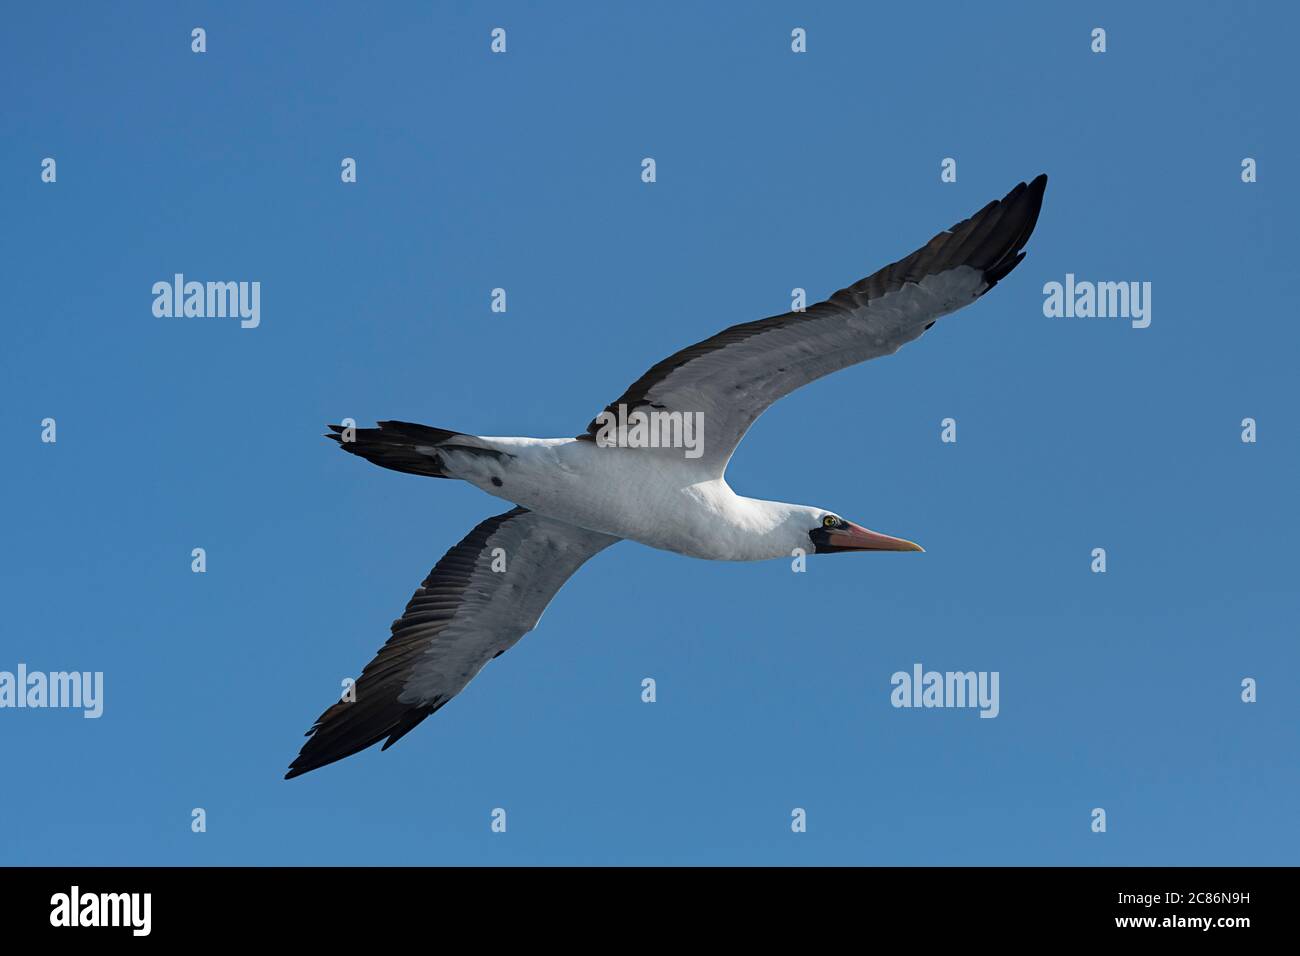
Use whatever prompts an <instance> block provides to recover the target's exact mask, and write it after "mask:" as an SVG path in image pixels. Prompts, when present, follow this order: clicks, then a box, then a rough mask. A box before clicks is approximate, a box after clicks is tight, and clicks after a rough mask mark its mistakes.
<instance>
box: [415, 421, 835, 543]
mask: <svg viewBox="0 0 1300 956" xmlns="http://www.w3.org/2000/svg"><path fill="white" fill-rule="evenodd" d="M480 442H481V443H482V445H484V446H486V447H488V448H491V449H493V450H496V451H500V452H502V454H501V455H500V456H493V455H483V454H480V453H476V452H468V451H465V452H457V451H456V450H455V447H454V446H446V445H444V446H442V447H441V448H440V450H439V451H440V454H441V456H442V460H443V461H444V463H445V465H446V467H447V470H448V471H449V472H450V473H451V474H452V475H453V476H454V477H456V478H461V479H463V480H465V481H468V482H470V483H471V484H473V485H475V486H477V487H478V488H481V489H482V490H483V491H486V492H487V493H488V494H490V495H494V496H496V497H497V498H504V499H505V500H506V501H511V502H514V503H515V504H518V505H522V506H523V507H525V508H528V509H529V510H530V511H535V512H537V513H538V514H542V515H545V516H546V517H548V518H554V519H556V520H557V521H564V522H566V523H568V524H573V525H577V526H578V527H580V528H585V529H587V530H588V531H599V532H602V533H604V534H609V535H614V536H616V537H619V538H627V539H628V540H630V541H638V542H640V543H641V544H646V545H649V546H650V547H652V548H660V549H662V550H665V551H673V552H676V553H677V554H684V555H687V556H689V557H693V558H705V559H709V560H714V561H760V560H764V559H767V558H779V557H788V556H790V554H791V552H792V551H793V550H794V549H795V548H798V547H802V548H803V549H804V550H805V551H807V550H808V548H809V541H808V534H807V532H808V529H809V528H811V527H815V526H816V525H817V523H818V522H819V521H820V516H821V515H822V514H825V512H824V511H823V510H822V509H818V508H811V507H806V506H803V505H792V504H784V503H782V502H777V501H761V500H758V499H754V498H745V497H743V496H741V495H738V494H736V493H735V492H734V491H732V490H731V486H730V485H728V484H727V482H726V479H725V478H721V477H714V476H712V475H711V474H709V468H708V466H707V465H705V464H703V463H702V462H701V461H700V460H693V459H689V458H686V457H685V455H683V454H682V452H681V450H680V449H669V448H660V449H648V448H602V447H600V446H598V445H597V444H596V443H595V442H591V441H582V440H579V439H575V438H488V437H483V438H479V439H477V441H476V445H477V444H478V443H480ZM493 479H495V480H496V482H500V484H497V483H495V482H494V480H493Z"/></svg>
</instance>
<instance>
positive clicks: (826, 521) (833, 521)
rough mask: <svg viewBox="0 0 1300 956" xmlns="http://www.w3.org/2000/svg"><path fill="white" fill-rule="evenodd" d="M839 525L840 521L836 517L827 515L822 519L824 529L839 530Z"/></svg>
mask: <svg viewBox="0 0 1300 956" xmlns="http://www.w3.org/2000/svg"><path fill="white" fill-rule="evenodd" d="M839 524H840V519H839V518H837V517H835V516H834V515H827V516H826V517H825V518H822V527H823V528H838V527H839Z"/></svg>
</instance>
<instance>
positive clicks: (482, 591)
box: [285, 508, 619, 779]
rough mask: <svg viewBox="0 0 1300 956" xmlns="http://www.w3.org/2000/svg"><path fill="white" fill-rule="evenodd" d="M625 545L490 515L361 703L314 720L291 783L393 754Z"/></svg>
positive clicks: (373, 674) (541, 521)
mask: <svg viewBox="0 0 1300 956" xmlns="http://www.w3.org/2000/svg"><path fill="white" fill-rule="evenodd" d="M618 540H619V539H618V538H616V537H613V536H611V535H607V534H599V533H597V532H594V531H586V530H584V529H582V528H578V527H575V526H573V525H569V524H564V523H563V522H560V521H555V520H552V519H551V518H544V517H542V516H541V515H539V514H536V513H534V512H532V511H529V510H527V509H526V508H515V509H514V510H513V511H507V512H506V513H505V514H501V515H497V516H496V517H495V518H488V519H487V520H486V521H484V522H483V523H482V524H480V525H479V526H478V527H476V528H475V529H474V530H473V531H471V532H470V533H469V534H468V535H467V536H466V537H465V539H464V540H463V541H461V542H460V544H458V545H456V546H455V547H454V548H452V549H451V550H450V551H448V552H447V553H446V554H445V555H443V557H442V559H441V560H440V561H439V562H438V563H437V565H435V566H434V569H433V570H432V571H430V572H429V576H428V577H427V578H425V579H424V583H423V584H421V585H420V588H419V590H417V591H416V592H415V595H414V596H413V597H412V598H411V600H410V603H408V604H407V605H406V610H405V611H404V612H403V614H402V616H401V617H400V618H398V619H397V620H396V621H394V622H393V633H392V636H391V637H390V638H389V639H388V643H386V644H385V645H384V646H383V647H382V648H380V650H379V653H378V655H376V657H375V659H374V660H372V661H371V662H370V663H369V664H367V665H366V667H365V670H363V671H362V672H361V677H360V678H359V679H358V680H357V682H356V685H355V687H354V688H353V690H354V692H355V694H354V695H353V696H355V700H348V699H346V698H345V699H344V700H341V701H340V702H339V703H337V704H334V705H333V706H332V707H330V708H329V709H328V710H326V711H325V713H323V714H321V715H320V717H319V718H317V720H316V723H315V724H314V725H313V726H312V728H311V730H309V731H308V732H307V735H308V737H309V738H310V739H309V740H308V741H307V743H306V744H304V745H303V748H302V752H301V753H300V754H298V758H297V759H296V760H294V762H293V763H292V764H291V765H290V767H289V772H288V773H287V774H285V778H286V779H288V778H290V777H297V776H299V775H300V774H304V773H306V772H307V771H309V770H315V769H316V768H317V767H322V766H324V765H325V764H328V763H333V762H334V761H335V760H341V759H342V758H344V757H347V756H350V755H351V754H354V753H356V752H357V751H359V750H364V749H365V748H366V747H369V746H370V745H372V744H376V743H378V742H379V741H381V740H384V741H385V743H384V748H383V749H385V750H387V749H388V748H389V747H391V746H392V745H393V744H394V743H396V742H397V740H399V739H400V738H401V737H402V736H404V735H405V734H406V733H407V732H409V731H410V730H411V729H412V728H413V727H415V725H416V724H418V723H419V722H420V721H422V720H424V718H425V717H428V716H429V715H430V714H432V713H433V712H434V711H435V710H437V709H438V708H439V707H441V706H442V705H443V704H445V703H446V702H447V701H449V700H450V699H451V698H453V697H455V696H456V695H457V694H458V693H460V691H461V690H462V689H463V688H464V687H465V685H466V684H468V683H469V682H470V680H471V679H472V678H473V677H474V675H475V674H477V673H478V672H479V671H480V670H481V669H482V668H483V665H484V664H486V663H487V662H488V661H490V660H491V659H492V658H494V657H496V656H497V655H498V654H501V653H502V652H504V651H505V650H507V649H508V648H510V647H513V646H514V645H515V643H517V642H518V640H519V639H520V638H521V637H523V636H524V635H525V634H527V633H528V632H529V631H531V630H532V629H533V627H534V626H536V624H537V621H538V619H539V618H540V617H541V616H542V611H544V610H545V609H546V605H547V604H549V603H550V602H551V598H552V597H554V596H555V593H556V592H557V591H559V590H560V588H561V587H562V586H563V585H564V582H565V581H567V580H568V579H569V577H570V576H571V575H572V574H573V572H574V571H576V570H578V568H579V567H580V566H581V565H582V563H583V562H584V561H586V560H587V559H588V558H590V557H591V556H592V555H594V554H596V553H597V552H599V551H601V550H603V549H604V548H607V547H609V546H610V545H611V544H613V543H614V542H616V541H618ZM497 549H500V550H499V551H498V550H497ZM494 567H495V569H494ZM385 738H387V739H386V740H385Z"/></svg>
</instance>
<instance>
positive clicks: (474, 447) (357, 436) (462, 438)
mask: <svg viewBox="0 0 1300 956" xmlns="http://www.w3.org/2000/svg"><path fill="white" fill-rule="evenodd" d="M378 425H379V427H378V428H356V427H354V426H344V425H330V426H329V429H330V434H328V435H326V436H325V437H326V438H332V439H334V441H336V442H338V443H339V447H340V448H342V449H343V450H344V451H346V452H349V453H351V454H353V455H360V456H361V457H362V458H364V459H366V461H372V462H374V463H375V464H376V465H381V466H383V467H384V468H391V469H392V470H393V471H404V472H406V473H407V474H408V475H424V476H426V477H428V478H455V477H456V476H455V475H453V474H451V473H450V472H449V471H448V470H447V468H446V463H445V460H444V455H443V454H442V452H443V451H444V450H446V449H451V448H454V449H455V450H456V451H465V452H472V453H478V454H484V455H500V454H501V452H499V451H496V450H494V449H492V448H489V447H487V446H486V445H485V444H484V443H483V442H482V441H481V440H480V439H478V438H476V437H475V436H473V435H466V434H464V433H463V432H453V431H448V430H447V429H445V428H433V427H432V426H429V425H416V424H413V423H411V422H379V423H378Z"/></svg>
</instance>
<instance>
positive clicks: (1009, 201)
mask: <svg viewBox="0 0 1300 956" xmlns="http://www.w3.org/2000/svg"><path fill="white" fill-rule="evenodd" d="M1046 187H1047V176H1045V175H1042V176H1038V177H1037V178H1036V179H1034V180H1033V181H1032V182H1031V183H1029V184H1028V185H1026V184H1025V183H1020V184H1019V185H1018V186H1016V187H1015V188H1014V189H1012V190H1011V192H1009V193H1007V194H1006V196H1004V197H1003V198H1002V199H1000V200H994V201H993V202H991V203H989V204H988V205H987V206H985V207H984V208H983V209H981V210H980V211H979V212H977V213H975V215H973V216H971V217H970V218H969V219H966V220H964V221H962V222H959V223H957V224H956V225H955V226H953V227H952V228H951V229H947V230H945V231H943V232H941V233H939V234H938V235H937V236H935V237H934V238H933V239H931V240H930V241H929V242H927V243H926V244H925V245H924V246H922V247H921V248H920V249H918V250H916V251H915V252H913V253H912V254H911V255H910V256H908V257H907V258H905V259H900V260H899V261H898V262H895V263H894V264H892V265H889V266H886V267H885V268H883V269H881V270H880V271H879V272H877V273H875V274H873V275H870V276H868V277H867V278H865V279H862V280H861V281H859V282H856V283H854V284H853V285H851V286H849V287H848V288H847V289H841V290H840V291H838V292H836V293H835V294H834V295H832V296H831V297H830V298H829V299H827V300H826V301H825V302H819V303H817V304H816V305H813V306H810V307H809V308H808V309H807V310H806V311H804V312H787V313H786V314H785V315H777V316H773V317H771V318H767V319H759V320H758V321H756V322H747V323H745V324H743V325H733V326H732V327H731V328H729V329H725V330H723V331H722V332H719V333H718V334H717V335H715V336H713V337H712V338H708V339H705V340H704V341H703V342H698V343H696V344H695V345H692V346H690V347H689V348H685V349H682V350H681V351H680V352H677V353H675V354H673V355H670V356H669V357H668V358H666V359H664V360H663V361H662V362H659V363H658V364H657V365H655V366H654V367H653V368H651V369H650V370H649V371H647V372H646V373H645V374H644V375H642V376H641V377H640V378H639V379H637V380H636V381H635V382H633V383H632V385H631V386H630V387H629V388H628V389H627V391H626V392H624V393H623V394H622V395H621V396H619V397H618V398H617V399H616V400H615V401H614V402H612V403H610V404H609V405H608V406H607V407H606V411H607V412H611V413H613V414H615V415H617V413H618V408H619V406H620V405H624V406H626V407H627V410H628V411H631V410H632V409H634V408H637V407H640V406H649V407H650V408H653V409H664V410H667V411H670V412H683V413H694V412H698V413H702V414H703V417H704V424H705V432H704V434H705V440H706V444H705V446H704V455H703V457H702V458H701V460H700V461H701V463H702V464H703V465H704V466H705V467H706V468H708V469H709V470H710V471H711V472H712V473H713V474H715V475H719V476H720V475H721V474H722V473H723V471H724V470H725V469H726V466H727V461H728V460H729V459H730V458H731V454H732V452H733V451H734V450H735V447H736V445H737V444H738V443H739V442H740V439H741V438H742V437H744V434H745V432H746V431H747V430H748V428H749V426H750V425H752V424H753V423H754V420H755V419H757V418H758V416H759V415H761V414H762V413H763V412H764V410H766V409H767V407H768V406H769V405H771V404H772V403H773V402H775V401H777V400H778V399H779V398H781V397H782V396H784V395H788V394H789V393H790V392H792V391H794V390H795V389H796V388H799V387H800V386H801V385H806V384H807V383H808V382H811V381H814V380H816V379H818V378H821V377H822V376H824V375H829V374H830V373H831V372H835V371H838V370H839V369H842V368H847V367H848V366H850V365H856V364H857V363H858V362H863V361H866V360H867V359H871V358H876V357H877V356H881V355H889V354H891V353H893V352H896V351H897V350H898V349H899V348H900V347H901V346H903V345H904V344H906V343H908V342H910V341H912V340H913V339H915V338H917V337H919V336H920V335H922V334H923V333H924V332H925V331H926V329H928V328H930V326H932V325H934V323H935V321H936V320H937V319H938V318H939V317H941V316H944V315H947V314H948V313H950V312H955V311H956V310H957V309H960V308H962V307H963V306H965V305H969V304H970V303H971V302H974V301H975V300H976V299H977V298H979V297H980V296H982V295H983V294H984V293H985V292H987V291H988V290H989V289H991V288H993V286H995V285H997V283H998V282H999V281H1000V280H1002V279H1004V278H1005V277H1006V276H1007V274H1008V273H1009V272H1011V270H1012V269H1014V268H1015V267H1016V266H1017V265H1019V264H1020V261H1021V260H1022V259H1024V257H1025V254H1024V252H1023V251H1022V250H1023V249H1024V247H1025V243H1027V242H1028V241H1029V236H1030V234H1031V233H1032V232H1033V231H1034V225H1035V224H1036V223H1037V222H1038V213H1039V210H1040V209H1041V208H1042V205H1043V191H1044V190H1045V189H1046ZM600 425H601V422H600V420H599V418H597V419H594V420H593V421H592V422H591V424H590V425H588V426H587V432H586V434H584V435H580V436H578V437H579V438H582V439H589V440H594V439H595V437H596V434H597V432H598V431H599V429H600Z"/></svg>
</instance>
